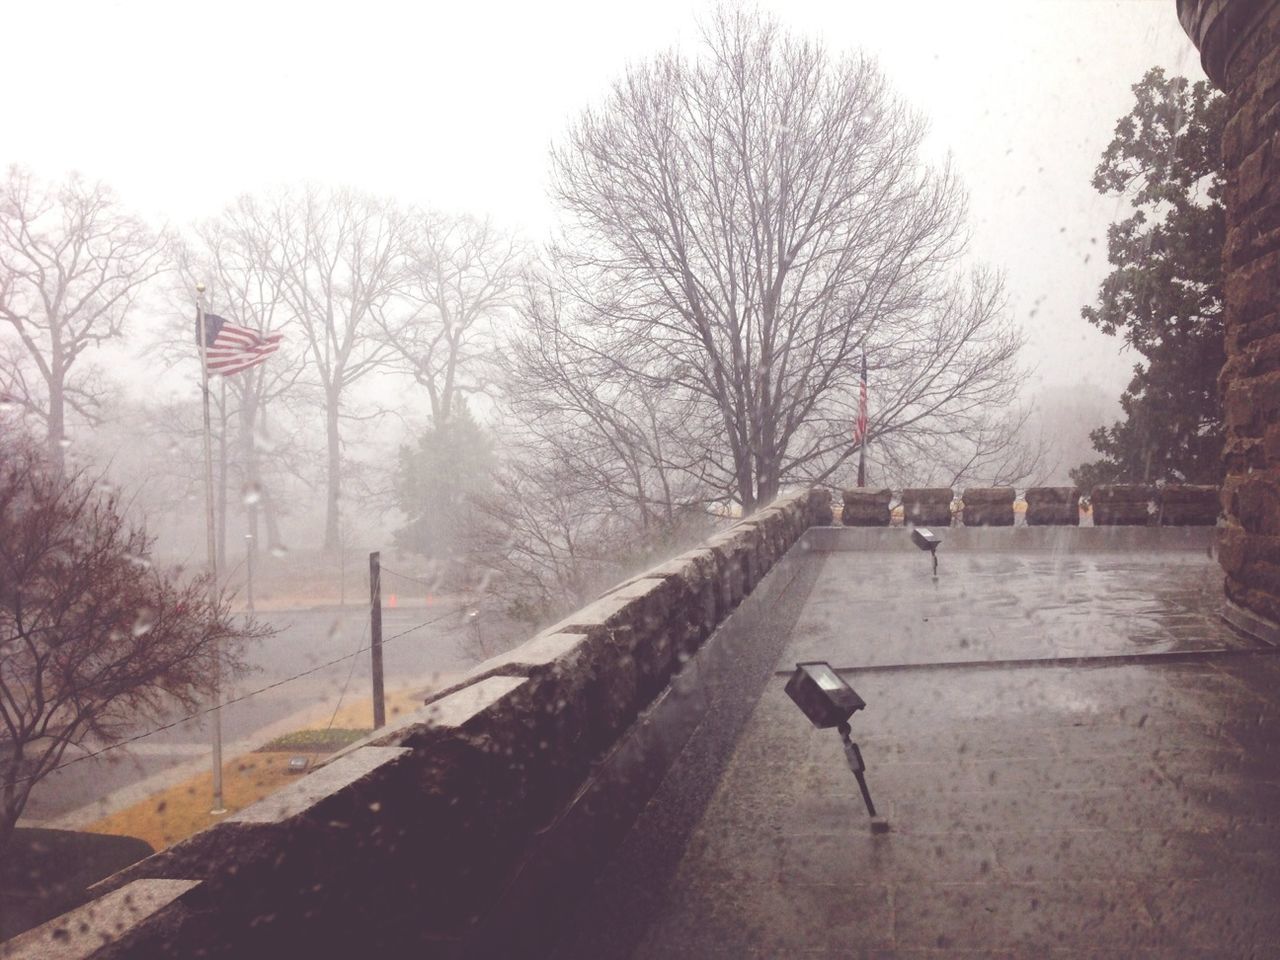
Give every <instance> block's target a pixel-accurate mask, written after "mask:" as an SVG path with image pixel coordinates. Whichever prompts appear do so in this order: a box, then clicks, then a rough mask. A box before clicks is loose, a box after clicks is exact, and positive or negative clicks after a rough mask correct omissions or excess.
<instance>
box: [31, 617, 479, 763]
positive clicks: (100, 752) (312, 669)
mask: <svg viewBox="0 0 1280 960" xmlns="http://www.w3.org/2000/svg"><path fill="white" fill-rule="evenodd" d="M454 615H455V611H452V610H450V611H447V612H445V613H442V614H441V615H440V616H438V617H432V618H431V619H430V620H424V621H422V623H420V624H418V625H417V626H414V627H410V628H409V629H408V630H401V631H400V632H399V633H396V634H392V635H391V636H389V637H386V638H385V639H383V641H382V644H383V646H386V645H387V644H388V643H391V642H392V641H393V640H399V639H400V638H401V637H403V636H407V635H408V634H410V633H413V632H414V631H415V630H421V629H422V628H423V627H429V626H431V624H433V623H439V622H440V621H441V620H443V619H444V618H445V617H451V616H454ZM360 639H361V641H362V643H363V640H364V637H363V635H362V636H361V638H360ZM371 646H372V645H370V646H361V647H360V648H359V649H358V650H356V651H355V652H354V653H348V654H344V655H343V656H341V657H334V658H333V659H332V660H327V661H325V662H324V663H321V664H317V665H316V666H314V667H310V668H308V669H306V670H303V671H301V672H300V673H295V674H294V675H293V676H291V677H285V678H284V679H283V680H276V681H274V682H273V683H268V684H267V685H265V686H262V687H259V688H258V689H257V690H251V691H249V692H248V693H243V694H241V695H240V696H238V697H233V698H232V699H230V700H224V701H222V702H221V703H217V704H214V705H213V706H210V707H205V708H204V709H203V710H197V711H195V712H194V713H189V714H187V715H186V716H185V717H179V718H178V719H177V720H173V721H170V722H169V723H166V724H162V725H161V726H158V727H156V728H155V729H153V730H148V731H146V732H145V733H139V734H137V735H136V736H132V737H128V738H127V739H124V740H119V741H117V742H116V743H113V744H110V745H109V746H105V747H102V748H101V749H98V750H93V751H91V752H89V753H84V754H81V755H80V756H78V757H73V758H72V759H70V760H67V761H66V762H65V763H60V764H58V765H57V766H56V767H50V768H49V769H48V770H46V771H45V772H44V773H42V774H39V775H33V776H29V777H19V778H17V779H16V780H13V781H11V782H12V783H14V784H19V783H26V782H28V781H30V780H37V779H40V778H42V777H47V776H48V775H49V774H51V773H56V772H57V771H59V770H62V769H63V768H65V767H69V766H71V765H72V764H74V763H79V762H80V761H82V760H92V759H93V758H94V757H100V756H102V755H103V754H104V753H110V752H111V751H112V750H117V749H119V748H120V747H127V746H128V745H129V744H131V743H137V742H138V741H139V740H145V739H146V738H147V737H150V736H154V735H155V734H157V733H161V732H163V731H165V730H171V729H173V728H174V727H177V726H181V725H182V724H184V723H186V722H187V721H188V720H195V719H196V718H198V717H203V716H206V715H207V714H210V713H213V711H215V710H218V709H221V708H222V707H229V706H231V705H232V704H233V703H241V702H243V701H245V700H248V699H250V698H252V697H256V696H258V695H259V694H261V693H266V692H267V691H268V690H274V689H275V688H276V687H282V686H284V685H285V684H286V683H292V682H293V681H294V680H299V679H301V678H302V677H306V676H310V675H311V674H313V673H318V672H319V671H321V670H325V669H327V668H329V667H332V666H334V665H335V664H338V663H341V662H342V661H343V660H350V659H351V658H352V657H358V656H360V654H362V653H364V652H365V651H366V650H369V649H370V648H371Z"/></svg>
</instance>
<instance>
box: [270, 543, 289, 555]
mask: <svg viewBox="0 0 1280 960" xmlns="http://www.w3.org/2000/svg"><path fill="white" fill-rule="evenodd" d="M288 554H289V548H288V547H286V546H284V545H283V544H279V543H277V544H276V545H275V546H274V547H272V548H271V555H272V556H273V557H284V556H288Z"/></svg>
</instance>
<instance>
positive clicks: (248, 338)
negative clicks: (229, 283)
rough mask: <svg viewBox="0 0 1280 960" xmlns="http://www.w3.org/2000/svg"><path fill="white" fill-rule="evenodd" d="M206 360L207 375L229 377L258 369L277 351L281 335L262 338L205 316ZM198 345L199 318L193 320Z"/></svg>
mask: <svg viewBox="0 0 1280 960" xmlns="http://www.w3.org/2000/svg"><path fill="white" fill-rule="evenodd" d="M204 336H205V341H204V342H205V357H206V358H207V361H208V366H209V373H210V374H215V373H217V374H221V375H222V376H224V377H228V376H230V375H231V374H233V373H239V372H240V371H241V370H248V369H249V368H250V367H254V366H257V365H258V364H260V363H262V362H263V361H264V360H266V359H267V357H269V356H271V354H273V353H275V352H276V350H278V349H279V348H280V341H281V340H282V339H284V334H283V333H268V334H266V335H265V336H264V335H263V334H260V333H255V332H254V331H253V330H250V329H248V328H247V327H238V326H236V325H235V324H234V323H228V322H227V321H226V320H225V319H223V318H222V317H219V316H217V315H216V314H212V313H206V314H205V315H204ZM199 342H200V318H199V317H198V316H197V317H196V343H199Z"/></svg>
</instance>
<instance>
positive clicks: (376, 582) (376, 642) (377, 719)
mask: <svg viewBox="0 0 1280 960" xmlns="http://www.w3.org/2000/svg"><path fill="white" fill-rule="evenodd" d="M369 637H370V640H369V655H370V657H371V658H372V661H373V729H375V730H377V729H378V728H379V727H382V726H385V725H386V722H387V707H386V703H385V702H384V700H383V694H382V555H381V554H380V553H379V552H378V551H377V550H375V551H374V552H373V553H371V554H369Z"/></svg>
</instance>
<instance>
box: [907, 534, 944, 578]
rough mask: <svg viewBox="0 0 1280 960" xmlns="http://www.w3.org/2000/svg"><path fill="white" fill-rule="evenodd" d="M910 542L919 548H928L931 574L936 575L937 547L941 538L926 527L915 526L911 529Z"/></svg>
mask: <svg viewBox="0 0 1280 960" xmlns="http://www.w3.org/2000/svg"><path fill="white" fill-rule="evenodd" d="M911 542H912V543H914V544H915V545H916V546H917V547H919V548H920V549H921V550H928V551H929V555H930V556H932V557H933V575H934V576H935V577H936V576H937V575H938V547H940V546H942V538H941V537H940V536H938V535H937V534H936V533H934V532H933V531H932V530H930V529H929V528H928V527H916V528H915V529H914V530H912V531H911Z"/></svg>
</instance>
